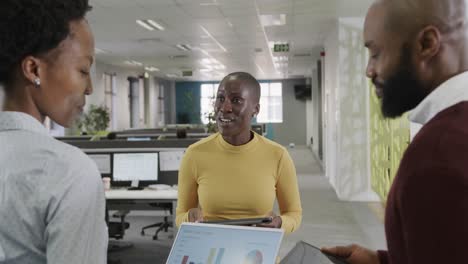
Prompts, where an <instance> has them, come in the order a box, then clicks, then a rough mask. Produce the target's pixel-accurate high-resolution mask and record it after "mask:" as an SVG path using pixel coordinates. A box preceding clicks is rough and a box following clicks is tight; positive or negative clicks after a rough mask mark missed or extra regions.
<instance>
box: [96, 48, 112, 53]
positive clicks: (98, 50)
mask: <svg viewBox="0 0 468 264" xmlns="http://www.w3.org/2000/svg"><path fill="white" fill-rule="evenodd" d="M94 53H96V54H107V53H109V52H108V51H107V50H103V49H100V48H94Z"/></svg>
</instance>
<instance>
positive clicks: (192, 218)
mask: <svg viewBox="0 0 468 264" xmlns="http://www.w3.org/2000/svg"><path fill="white" fill-rule="evenodd" d="M188 220H189V222H192V223H193V222H201V221H203V211H202V209H201V208H192V209H190V210H189V211H188Z"/></svg>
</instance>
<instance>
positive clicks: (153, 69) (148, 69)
mask: <svg viewBox="0 0 468 264" xmlns="http://www.w3.org/2000/svg"><path fill="white" fill-rule="evenodd" d="M145 70H147V71H149V72H155V71H159V69H158V68H156V67H153V66H148V67H145Z"/></svg>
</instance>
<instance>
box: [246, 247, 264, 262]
mask: <svg viewBox="0 0 468 264" xmlns="http://www.w3.org/2000/svg"><path fill="white" fill-rule="evenodd" d="M243 264H263V254H262V252H261V251H260V250H253V251H250V252H249V254H247V256H246V257H245V259H244V262H243Z"/></svg>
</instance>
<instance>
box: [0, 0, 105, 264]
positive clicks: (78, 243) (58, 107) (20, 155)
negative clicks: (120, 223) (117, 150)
mask: <svg viewBox="0 0 468 264" xmlns="http://www.w3.org/2000/svg"><path fill="white" fill-rule="evenodd" d="M90 9H91V7H90V6H89V4H88V0H1V1H0V86H2V87H3V89H4V94H5V100H4V104H3V109H2V112H0V146H1V148H2V151H1V152H0V263H5V264H7V263H8V264H12V263H49V264H53V263H106V254H107V239H108V238H107V237H108V234H107V228H106V225H105V220H104V219H105V217H104V212H105V199H104V192H103V186H102V181H101V179H100V175H99V172H98V170H97V168H96V165H95V164H94V163H93V162H92V161H91V160H90V159H89V158H88V157H87V156H86V155H85V154H83V153H82V152H81V151H80V150H79V149H77V148H74V147H72V146H69V145H66V144H64V143H61V142H59V141H57V140H55V139H54V138H52V137H51V136H50V135H49V134H48V131H47V130H46V129H45V128H44V126H43V125H42V123H43V122H44V120H45V118H46V117H49V118H50V119H51V120H53V121H54V122H56V123H58V124H60V125H62V126H65V127H68V126H69V125H70V124H72V123H73V121H74V120H75V119H76V118H77V117H78V116H79V115H80V114H81V113H82V111H83V107H84V105H85V97H86V95H89V94H91V93H92V84H91V78H90V68H91V65H92V63H93V60H94V38H93V35H92V33H91V29H90V27H89V25H88V23H87V21H86V19H85V15H86V13H87V12H88V11H89V10H90Z"/></svg>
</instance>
